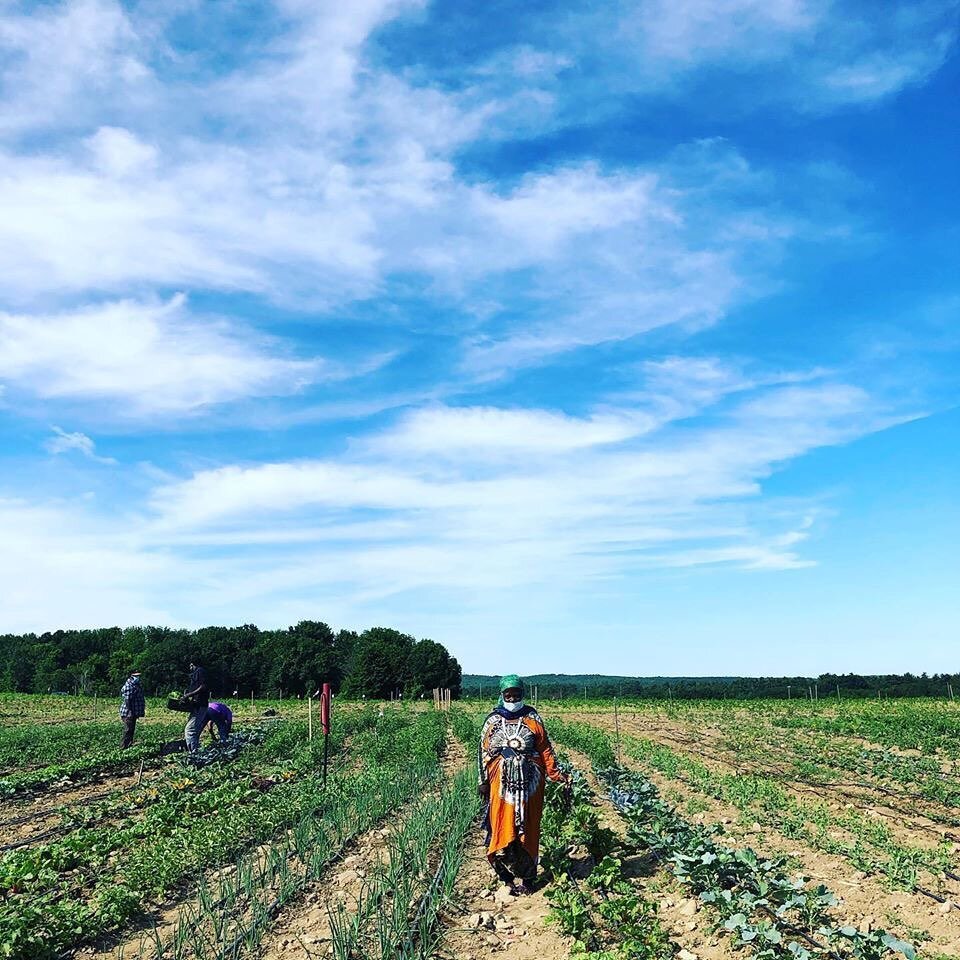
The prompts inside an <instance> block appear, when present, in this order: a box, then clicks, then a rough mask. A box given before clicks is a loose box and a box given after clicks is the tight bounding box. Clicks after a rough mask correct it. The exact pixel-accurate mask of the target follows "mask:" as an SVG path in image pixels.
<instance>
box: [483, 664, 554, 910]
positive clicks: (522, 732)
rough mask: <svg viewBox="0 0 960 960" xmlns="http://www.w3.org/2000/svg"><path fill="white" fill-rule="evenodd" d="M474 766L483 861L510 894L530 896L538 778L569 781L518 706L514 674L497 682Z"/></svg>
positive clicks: (539, 808)
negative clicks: (481, 807)
mask: <svg viewBox="0 0 960 960" xmlns="http://www.w3.org/2000/svg"><path fill="white" fill-rule="evenodd" d="M477 766H478V768H479V781H478V784H477V792H478V793H479V794H480V796H481V797H482V798H484V799H486V801H487V810H486V825H487V859H488V860H489V861H490V865H491V866H492V867H493V869H494V872H495V873H496V875H497V876H498V877H499V878H500V879H501V880H502V881H503V882H504V883H505V884H507V885H508V886H511V887H512V889H513V892H514V893H519V894H526V893H532V892H533V890H534V887H535V884H536V879H537V863H538V861H539V859H540V818H541V816H542V815H543V793H544V785H545V780H544V777H545V776H547V777H549V778H550V779H551V780H553V781H554V782H556V783H569V782H570V780H569V777H567V776H566V775H565V774H564V773H563V772H562V771H561V770H560V768H559V767H558V766H557V758H556V755H555V754H554V752H553V746H552V744H551V743H550V738H549V737H548V736H547V730H546V727H545V726H544V724H543V720H541V719H540V715H539V714H538V713H537V711H536V710H534V709H533V707H529V706H527V705H526V704H525V703H524V702H523V681H522V680H521V679H520V678H519V677H518V676H517V675H516V674H515V673H511V674H508V675H507V676H505V677H503V679H502V680H501V681H500V702H499V703H498V704H497V706H496V707H494V709H493V711H492V712H491V713H490V714H489V715H488V716H487V719H486V720H485V721H484V724H483V730H482V731H481V734H480V747H479V750H478V755H477ZM515 881H516V883H515Z"/></svg>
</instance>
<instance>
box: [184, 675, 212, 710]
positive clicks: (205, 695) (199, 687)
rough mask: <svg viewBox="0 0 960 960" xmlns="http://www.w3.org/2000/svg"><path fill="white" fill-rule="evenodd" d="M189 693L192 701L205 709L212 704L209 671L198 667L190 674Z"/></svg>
mask: <svg viewBox="0 0 960 960" xmlns="http://www.w3.org/2000/svg"><path fill="white" fill-rule="evenodd" d="M187 693H189V694H190V695H191V696H190V699H191V700H192V701H193V702H194V703H195V704H196V705H197V706H198V707H205V706H207V704H209V703H210V688H209V687H208V686H207V671H206V670H204V669H203V667H197V668H196V670H194V671H193V673H191V674H190V680H189V681H188V683H187Z"/></svg>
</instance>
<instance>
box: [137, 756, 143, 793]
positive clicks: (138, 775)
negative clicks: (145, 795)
mask: <svg viewBox="0 0 960 960" xmlns="http://www.w3.org/2000/svg"><path fill="white" fill-rule="evenodd" d="M142 779H143V758H142V757H141V758H140V769H139V770H138V771H137V786H138V787H139V786H140V781H141V780H142Z"/></svg>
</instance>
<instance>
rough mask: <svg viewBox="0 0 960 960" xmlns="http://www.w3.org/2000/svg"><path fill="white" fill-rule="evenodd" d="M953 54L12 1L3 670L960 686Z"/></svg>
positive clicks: (567, 28)
mask: <svg viewBox="0 0 960 960" xmlns="http://www.w3.org/2000/svg"><path fill="white" fill-rule="evenodd" d="M958 16H960V8H958V4H957V3H955V2H946V0H917V2H912V3H896V2H891V3H888V4H882V5H877V4H869V3H863V4H861V3H849V2H842V0H835V2H830V0H763V2H761V0H727V2H723V3H717V2H711V3H707V2H705V0H672V2H667V0H636V2H633V3H619V2H610V3H604V4H597V3H586V2H565V3H560V2H542V3H529V4H506V3H502V2H489V0H488V2H483V3H480V2H467V0H443V2H434V3H429V2H422V0H359V2H355V3H352V4H317V3H311V2H306V0H276V2H273V3H269V2H263V3H233V2H224V3H217V4H210V3H199V2H194V0H175V2H170V3H165V4H161V5H158V4H148V3H125V4H121V3H116V2H109V0H72V2H52V3H38V4H31V3H19V2H15V0H14V2H10V0H8V2H5V3H0V208H2V210H3V211H4V213H3V216H2V217H0V264H2V267H0V270H2V274H0V276H2V283H0V458H2V459H0V468H2V471H0V537H2V542H3V544H4V548H3V550H2V551H0V574H2V576H0V610H2V623H0V630H4V631H25V630H44V629H54V628H58V627H69V626H94V625H105V624H114V623H120V624H131V623H162V624H170V625H190V626H194V625H202V624H206V623H243V622H255V623H258V624H259V625H261V626H263V627H272V626H282V625H286V624H288V623H293V622H296V621H297V620H300V619H305V618H310V619H323V620H327V621H328V622H330V623H331V624H332V625H334V626H336V627H340V626H346V627H352V628H357V629H362V628H364V627H367V626H372V625H377V624H386V625H391V626H396V627H399V628H401V629H404V630H407V631H409V632H411V633H413V634H415V635H417V636H429V637H432V638H434V639H436V640H439V641H441V642H443V643H445V644H446V645H447V646H448V647H449V648H450V649H451V650H452V651H453V652H454V653H455V654H456V655H457V656H458V657H459V659H460V661H461V663H462V664H463V665H464V667H465V669H467V670H469V671H483V672H496V671H501V670H507V669H516V670H519V671H521V672H534V671H550V672H581V671H589V672H603V673H622V674H683V675H695V674H705V675H716V674H724V673H731V674H732V673H736V674H762V673H774V674H783V673H794V672H797V673H818V672H820V671H825V670H839V671H848V670H852V671H862V672H868V671H902V670H913V671H915V672H920V671H922V670H927V671H935V670H956V669H957V662H956V655H955V648H956V639H957V623H958V614H960V601H958V595H960V591H957V590H956V589H955V583H956V580H957V574H958V572H960V571H958V562H957V549H956V541H957V534H958V532H960V508H958V507H957V503H956V489H957V481H958V480H960V452H958V447H960V444H958V439H960V409H958V399H960V398H958V393H960V391H958V376H957V375H958V372H960V363H958V355H960V324H958V313H960V271H958V259H960V258H958V251H960V226H958V224H960V190H958V189H957V185H956V172H957V158H958V156H960V98H958V97H957V90H958V89H960V55H958V43H957V35H958Z"/></svg>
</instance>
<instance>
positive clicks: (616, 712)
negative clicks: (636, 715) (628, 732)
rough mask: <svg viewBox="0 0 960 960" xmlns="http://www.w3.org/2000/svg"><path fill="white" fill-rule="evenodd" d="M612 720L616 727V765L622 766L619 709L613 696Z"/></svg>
mask: <svg viewBox="0 0 960 960" xmlns="http://www.w3.org/2000/svg"><path fill="white" fill-rule="evenodd" d="M613 722H614V725H615V726H616V728H617V766H618V767H622V766H623V758H622V756H621V753H620V711H619V710H618V709H617V698H616V697H614V698H613Z"/></svg>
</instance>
